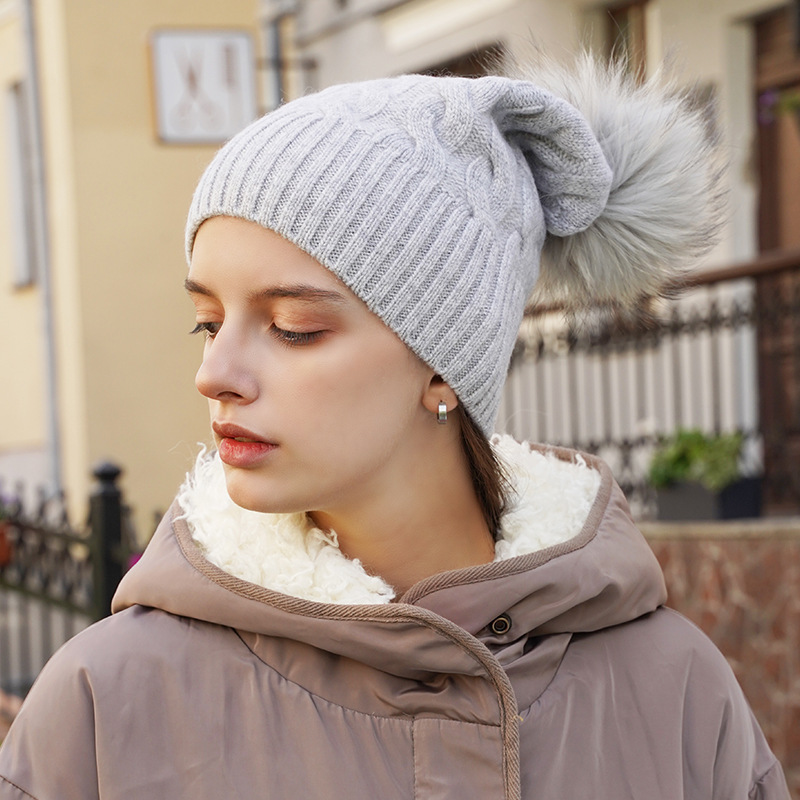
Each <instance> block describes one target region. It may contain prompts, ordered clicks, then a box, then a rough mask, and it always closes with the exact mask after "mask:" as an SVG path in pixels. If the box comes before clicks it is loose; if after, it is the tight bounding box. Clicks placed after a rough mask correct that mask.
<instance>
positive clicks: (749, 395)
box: [500, 251, 800, 518]
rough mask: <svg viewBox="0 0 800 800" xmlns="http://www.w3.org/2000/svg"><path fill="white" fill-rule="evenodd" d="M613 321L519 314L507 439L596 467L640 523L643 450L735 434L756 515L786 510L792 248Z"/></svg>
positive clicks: (650, 497)
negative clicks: (682, 432)
mask: <svg viewBox="0 0 800 800" xmlns="http://www.w3.org/2000/svg"><path fill="white" fill-rule="evenodd" d="M682 288H683V291H681V292H680V294H677V295H676V296H674V297H673V298H672V299H668V300H661V301H657V302H656V301H654V302H653V303H652V304H651V305H650V306H649V307H648V308H647V309H642V310H641V313H639V314H637V315H636V316H635V317H632V318H630V317H629V318H627V319H623V320H620V319H619V318H618V317H614V316H613V315H611V314H609V313H608V311H607V310H604V309H594V310H590V311H589V312H587V313H586V314H585V315H582V316H581V318H580V320H577V321H575V320H573V321H570V320H568V319H566V318H565V316H564V314H563V313H561V312H559V311H557V310H552V309H549V310H544V311H541V310H539V311H537V310H536V309H533V310H531V311H530V312H529V313H528V314H526V318H525V321H524V323H523V326H522V329H521V333H520V338H519V341H518V346H517V350H516V352H515V356H514V358H513V360H512V365H511V369H510V372H509V377H508V382H507V385H506V391H505V395H504V401H503V407H502V409H501V419H500V423H501V425H500V426H501V428H502V427H504V428H505V430H507V431H508V432H510V433H512V434H513V435H515V436H516V437H517V438H522V439H530V440H533V441H541V442H548V443H552V444H560V445H565V446H569V447H574V448H577V449H581V450H585V451H588V452H592V453H596V454H599V455H600V456H601V457H603V458H605V459H606V460H607V461H608V462H609V464H610V466H611V468H612V470H613V472H614V474H615V476H616V478H617V480H618V481H619V482H620V484H621V485H622V488H623V489H624V490H625V492H626V493H627V495H628V498H629V500H630V502H631V506H632V509H633V511H634V513H635V514H637V515H639V516H640V517H644V518H647V517H652V516H654V514H655V491H654V490H653V489H652V487H651V486H650V485H649V484H648V481H647V473H648V468H649V463H650V459H651V457H652V454H653V452H654V449H655V447H656V445H657V443H658V442H659V441H660V440H661V439H662V438H663V437H666V436H669V435H670V434H672V433H674V432H675V431H677V430H679V429H683V428H697V429H700V430H702V431H705V432H707V433H721V432H739V433H741V434H742V437H743V441H744V446H743V450H742V456H741V463H740V467H741V470H742V473H743V475H744V476H745V477H750V476H752V477H758V478H760V479H761V486H762V497H763V503H762V507H763V508H764V510H765V512H766V513H770V514H775V513H783V514H786V513H788V514H796V513H800V474H799V473H800V471H799V470H798V469H797V466H796V465H797V464H798V463H800V251H792V252H789V253H781V254H777V255H775V256H771V257H765V258H761V259H759V260H757V261H755V262H752V263H749V264H743V265H739V266H736V267H731V268H728V269H724V270H716V271H713V272H707V273H704V274H702V273H701V274H699V275H697V276H695V277H693V278H692V279H691V280H689V281H686V283H685V284H684V286H683V287H682Z"/></svg>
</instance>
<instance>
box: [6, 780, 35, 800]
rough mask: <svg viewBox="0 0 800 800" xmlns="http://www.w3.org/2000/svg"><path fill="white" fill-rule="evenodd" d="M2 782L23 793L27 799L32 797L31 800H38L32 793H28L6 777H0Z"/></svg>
mask: <svg viewBox="0 0 800 800" xmlns="http://www.w3.org/2000/svg"><path fill="white" fill-rule="evenodd" d="M0 781H3V783H7V784H8V785H9V786H13V787H14V788H15V789H17V790H18V791H20V792H22V794H24V795H25V797H30V798H31V800H36V797H35V796H34V795H32V794H31V793H30V792H26V791H25V790H24V789H23V788H22V787H21V786H19V785H18V784H16V783H14V781H10V780H9V779H8V778H6V777H5V776H4V775H0Z"/></svg>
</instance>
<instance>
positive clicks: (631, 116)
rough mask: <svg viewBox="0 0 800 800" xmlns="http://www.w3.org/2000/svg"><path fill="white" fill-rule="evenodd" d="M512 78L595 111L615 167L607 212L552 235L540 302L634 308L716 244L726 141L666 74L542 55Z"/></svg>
mask: <svg viewBox="0 0 800 800" xmlns="http://www.w3.org/2000/svg"><path fill="white" fill-rule="evenodd" d="M512 72H513V73H514V74H513V77H516V78H522V79H525V80H529V81H531V82H533V83H536V84H537V85H539V86H542V87H543V88H545V89H548V90H549V91H551V92H553V93H554V94H556V95H558V96H560V97H562V98H564V99H565V100H567V101H568V102H569V103H571V104H572V105H573V106H575V107H576V108H577V109H578V110H579V111H580V112H581V113H582V114H583V115H584V117H585V118H586V119H587V121H588V122H589V125H590V127H591V129H592V130H593V132H594V134H595V136H596V137H597V139H598V141H599V143H600V147H601V148H602V150H603V153H604V155H605V157H606V160H607V161H608V164H609V166H610V167H611V170H612V172H613V181H612V185H611V194H610V196H609V199H608V203H607V205H606V208H605V210H604V211H603V212H602V213H601V214H600V216H599V217H598V218H597V219H596V220H595V221H594V222H593V223H592V224H591V225H590V226H589V227H588V228H587V229H586V230H584V231H582V232H580V233H577V234H574V235H572V236H567V237H563V238H562V237H557V236H552V235H548V237H547V240H546V242H545V246H544V250H543V253H542V268H541V275H540V278H539V282H538V283H537V286H536V288H535V290H534V295H533V297H532V300H533V301H534V302H537V303H538V302H557V303H559V304H562V305H564V306H566V307H568V308H576V307H577V308H580V307H582V306H586V305H592V304H597V303H611V304H615V305H620V306H623V307H625V306H630V305H632V304H633V303H635V302H636V301H637V300H639V299H640V298H641V297H643V296H653V295H656V294H659V293H660V292H661V291H662V290H663V288H664V287H665V285H667V284H669V283H671V282H673V281H675V280H676V279H678V278H679V277H680V276H681V274H682V273H683V272H684V271H685V270H686V269H688V268H689V267H691V266H693V265H694V264H695V262H696V261H697V259H698V258H699V257H700V256H702V255H704V254H705V253H706V252H708V251H709V250H710V249H711V248H712V247H713V246H714V245H715V244H716V242H717V240H718V237H719V231H720V229H721V227H722V223H723V222H724V213H723V211H724V207H725V202H724V200H725V197H724V191H723V189H722V177H723V173H724V169H723V166H724V165H723V159H722V156H721V152H720V151H721V148H720V147H719V144H718V143H717V142H715V141H714V140H713V139H712V137H711V135H710V133H709V130H708V124H707V120H706V118H704V116H703V113H702V111H701V110H698V109H693V108H692V107H691V105H690V102H689V98H688V97H687V93H686V92H685V91H684V92H680V91H679V90H678V88H677V87H676V86H675V85H674V83H672V82H670V81H668V80H666V79H665V78H664V76H663V75H656V76H654V77H653V78H652V79H650V80H648V81H647V82H645V83H643V84H639V83H637V82H636V81H635V80H634V79H633V78H632V77H631V76H630V75H629V74H628V73H627V72H626V71H625V69H624V66H623V65H622V64H620V63H617V64H611V65H608V64H606V63H605V62H601V61H600V60H598V59H597V58H595V57H593V56H591V55H589V54H584V55H582V56H580V57H579V58H578V59H577V60H576V62H575V63H574V64H572V65H569V66H561V65H558V64H556V63H554V62H552V61H549V60H546V59H545V58H541V59H540V60H539V61H538V63H535V64H534V65H532V66H531V67H529V68H527V69H523V68H519V67H517V68H516V69H513V70H512Z"/></svg>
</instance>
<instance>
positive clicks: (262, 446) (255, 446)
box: [211, 422, 278, 468]
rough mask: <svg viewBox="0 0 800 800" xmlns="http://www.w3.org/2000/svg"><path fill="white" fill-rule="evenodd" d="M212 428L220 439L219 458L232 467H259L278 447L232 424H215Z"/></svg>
mask: <svg viewBox="0 0 800 800" xmlns="http://www.w3.org/2000/svg"><path fill="white" fill-rule="evenodd" d="M211 428H212V430H213V431H214V433H215V434H216V435H217V437H218V438H219V446H218V452H219V457H220V459H221V460H222V462H223V463H224V464H227V465H228V466H230V467H240V468H248V467H256V466H259V465H260V464H261V463H263V461H264V460H265V459H266V458H267V457H268V456H269V454H270V453H271V452H272V451H273V450H275V449H276V448H277V446H278V445H277V444H275V443H274V442H268V441H265V440H264V439H261V438H260V437H259V436H258V434H256V433H253V432H252V431H249V430H247V428H242V427H241V426H239V425H234V424H233V423H230V422H214V423H212V425H211Z"/></svg>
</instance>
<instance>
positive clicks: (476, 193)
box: [186, 76, 611, 434]
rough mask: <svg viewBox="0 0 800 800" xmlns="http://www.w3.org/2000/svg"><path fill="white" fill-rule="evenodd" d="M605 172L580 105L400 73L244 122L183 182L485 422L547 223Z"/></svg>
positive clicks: (578, 221) (498, 84)
mask: <svg viewBox="0 0 800 800" xmlns="http://www.w3.org/2000/svg"><path fill="white" fill-rule="evenodd" d="M610 182H611V175H610V170H609V167H608V165H607V163H606V161H605V159H604V157H603V154H602V152H601V151H600V147H599V145H598V143H597V141H596V139H595V137H594V135H593V134H592V133H591V131H590V130H589V128H588V125H587V124H586V122H585V120H584V119H583V117H582V116H581V115H580V114H579V113H578V112H577V111H576V110H575V109H574V108H573V107H572V106H570V105H569V104H567V103H566V102H564V101H563V100H560V99H559V98H556V97H555V96H554V95H552V94H550V93H548V92H546V91H544V90H542V89H539V88H538V87H536V86H534V85H533V84H530V83H527V82H524V81H511V80H508V79H504V78H497V77H489V78H481V79H478V80H468V79H463V78H431V77H425V76H403V77H400V78H392V79H386V80H380V81H369V82H365V83H358V84H347V85H343V86H335V87H332V88H331V89H327V90H325V91H323V92H320V93H318V94H314V95H309V96H307V97H303V98H300V99H298V100H295V101H293V102H291V103H288V104H287V105H285V106H282V107H281V108H279V109H278V110H277V111H274V112H272V113H270V114H268V115H266V116H265V117H263V118H262V119H260V120H258V121H256V122H255V123H253V124H252V125H250V126H249V127H248V128H246V129H245V130H244V131H242V132H241V133H240V134H238V135H237V136H236V137H234V138H233V139H232V140H231V141H230V142H228V144H226V145H225V146H224V147H223V148H222V149H221V150H220V151H219V153H218V154H217V155H216V157H215V158H214V160H213V161H212V163H211V164H210V165H209V167H208V168H207V170H206V171H205V173H204V175H203V177H202V179H201V180H200V183H199V185H198V187H197V190H196V192H195V195H194V199H193V202H192V206H191V210H190V213H189V219H188V223H187V230H186V249H187V257H191V250H192V245H193V242H194V236H195V234H196V232H197V229H198V227H199V226H200V224H201V223H202V222H203V221H204V220H206V219H208V218H209V217H213V216H220V215H226V216H232V217H239V218H242V219H246V220H251V221H253V222H256V223H258V224H259V225H262V226H264V227H266V228H269V229H271V230H273V231H276V232H277V233H279V234H281V235H282V236H284V237H285V238H286V239H287V240H289V241H290V242H292V243H294V244H295V245H297V246H298V247H300V248H301V249H302V250H304V251H306V252H307V253H309V254H310V255H312V256H313V257H314V258H316V259H317V260H318V261H319V262H320V263H322V264H323V265H324V266H325V267H327V268H328V269H330V270H331V271H332V272H333V273H334V274H335V275H337V276H338V277H339V278H340V279H341V280H342V281H343V282H344V283H345V284H346V285H347V286H348V287H349V288H350V289H351V290H352V291H353V292H354V293H355V294H356V295H358V296H359V297H360V298H361V299H362V300H364V302H365V303H366V304H367V306H368V307H369V308H370V309H371V310H372V311H373V312H374V313H375V314H377V315H378V316H379V317H380V318H381V319H382V320H383V321H384V322H385V323H386V324H387V325H388V326H389V327H390V328H391V329H392V330H394V331H395V332H396V333H397V335H398V336H399V337H400V338H401V339H402V340H403V341H404V342H405V343H406V344H407V345H408V346H409V347H410V348H411V349H412V350H413V351H414V352H415V353H416V354H417V355H418V356H419V357H420V358H421V359H422V360H423V361H425V362H426V363H427V364H429V365H430V366H431V367H432V368H433V369H435V370H436V371H437V373H438V374H439V375H441V376H442V378H443V379H444V380H446V381H447V382H448V383H449V384H450V386H451V387H452V388H453V390H454V391H455V392H456V394H457V395H458V397H459V400H460V402H461V403H462V404H463V406H464V407H465V408H466V409H467V411H468V412H469V413H470V415H471V416H472V418H473V419H474V420H475V422H476V423H477V424H478V425H479V426H480V428H481V429H482V430H483V431H484V432H485V433H486V434H489V433H490V432H491V430H492V427H493V425H494V421H495V417H496V415H497V409H498V406H499V403H500V394H501V391H502V387H503V383H504V380H505V373H506V370H507V367H508V362H509V358H510V356H511V351H512V349H513V346H514V341H515V338H516V333H517V328H518V326H519V323H520V320H521V318H522V313H523V309H524V305H525V301H526V299H527V297H528V295H529V293H530V291H531V289H532V287H533V285H534V283H535V282H536V278H537V276H538V269H539V257H540V253H541V249H542V246H543V244H544V238H545V234H546V232H549V233H551V234H554V235H557V236H565V235H569V234H572V233H575V232H578V231H580V230H583V229H585V228H586V227H587V226H589V225H590V224H591V223H592V222H593V221H594V219H595V218H596V217H597V215H598V214H600V212H601V211H602V210H603V208H604V206H605V203H606V199H607V197H608V191H609V186H610Z"/></svg>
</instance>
